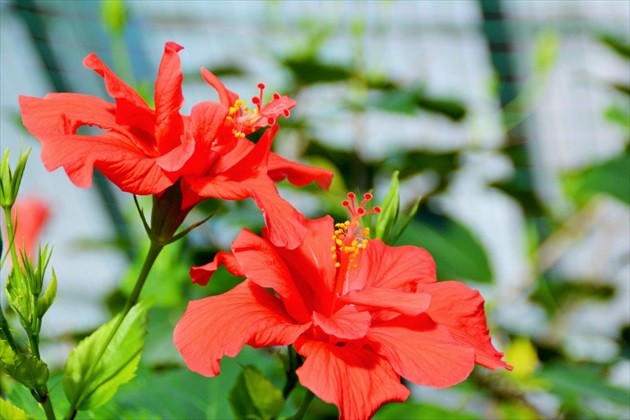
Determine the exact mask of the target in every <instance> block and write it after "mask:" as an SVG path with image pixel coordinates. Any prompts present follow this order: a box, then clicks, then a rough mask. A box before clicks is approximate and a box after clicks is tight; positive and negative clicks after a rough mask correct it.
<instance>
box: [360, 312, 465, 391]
mask: <svg viewBox="0 0 630 420" xmlns="http://www.w3.org/2000/svg"><path fill="white" fill-rule="evenodd" d="M367 338H368V339H369V340H370V341H372V342H373V346H374V350H375V351H376V352H377V353H378V354H380V355H382V356H383V357H385V358H386V359H387V360H388V361H389V363H391V365H392V367H393V368H394V370H395V371H396V372H397V373H398V374H399V375H401V376H402V377H404V378H405V379H408V380H410V381H411V382H414V383H416V384H419V385H426V386H432V387H436V388H445V387H447V386H452V385H455V384H458V383H460V382H462V381H463V380H464V379H466V378H467V377H468V375H469V374H470V372H472V370H473V367H474V366H475V352H474V350H473V349H472V348H470V347H467V346H465V345H462V344H460V343H458V342H457V341H455V339H454V338H453V336H452V335H451V334H450V332H449V330H448V328H446V327H444V326H442V325H438V324H436V323H435V322H433V321H432V320H431V319H430V318H429V317H428V316H427V315H426V314H422V315H419V316H417V317H403V316H400V317H398V318H395V319H393V320H391V321H386V322H383V323H381V324H379V325H373V326H372V327H371V328H370V331H369V332H368V335H367Z"/></svg>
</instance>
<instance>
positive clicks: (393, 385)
mask: <svg viewBox="0 0 630 420" xmlns="http://www.w3.org/2000/svg"><path fill="white" fill-rule="evenodd" d="M300 341H301V342H298V343H296V350H297V351H298V353H300V354H301V355H303V356H305V357H306V360H305V361H304V364H303V365H302V366H301V367H300V368H299V369H298V370H297V372H296V373H297V375H298V378H299V379H300V383H301V384H302V385H304V386H305V387H307V388H308V389H310V390H311V391H313V393H314V394H315V395H317V396H318V397H319V398H320V399H322V400H324V401H326V402H328V403H331V404H335V405H336V406H337V407H339V411H340V418H342V419H367V418H370V417H371V416H372V415H373V414H374V412H376V410H378V409H379V408H380V407H381V406H382V405H383V404H385V403H387V402H391V401H405V400H406V399H407V397H408V396H409V393H410V392H409V390H408V389H407V388H406V387H404V386H403V385H402V384H401V383H400V377H399V375H397V374H396V372H394V370H393V369H392V367H391V365H390V364H389V363H388V362H387V360H385V359H383V358H382V357H380V356H379V355H377V354H375V353H374V352H372V351H370V350H368V349H366V348H361V347H358V346H351V345H347V346H344V347H337V346H331V345H329V344H326V343H323V342H319V341H302V340H300Z"/></svg>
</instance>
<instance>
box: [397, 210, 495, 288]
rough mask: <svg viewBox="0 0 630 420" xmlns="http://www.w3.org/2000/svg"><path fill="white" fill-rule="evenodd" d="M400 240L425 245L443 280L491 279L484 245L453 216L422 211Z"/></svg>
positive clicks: (405, 242) (407, 243)
mask: <svg viewBox="0 0 630 420" xmlns="http://www.w3.org/2000/svg"><path fill="white" fill-rule="evenodd" d="M397 243H398V244H400V245H403V244H404V245H415V246H420V247H423V248H426V249H427V251H429V252H430V253H431V255H432V256H433V258H434V259H435V263H436V265H437V273H438V278H439V279H440V280H457V279H468V280H475V281H478V282H483V283H487V282H490V281H492V270H491V268H490V262H489V261H488V256H487V254H486V252H485V250H484V248H483V247H482V246H481V244H480V243H479V241H478V240H477V239H476V238H475V236H474V235H473V234H472V233H471V232H470V231H469V230H468V229H467V228H466V227H464V226H463V225H461V224H460V223H459V222H456V221H455V220H453V219H450V218H448V217H445V216H442V215H438V214H435V213H429V212H422V213H419V214H418V215H417V216H416V219H415V220H413V221H412V222H411V223H410V224H409V227H408V228H407V229H406V230H405V232H403V234H402V235H401V237H400V239H399V240H398V242H397Z"/></svg>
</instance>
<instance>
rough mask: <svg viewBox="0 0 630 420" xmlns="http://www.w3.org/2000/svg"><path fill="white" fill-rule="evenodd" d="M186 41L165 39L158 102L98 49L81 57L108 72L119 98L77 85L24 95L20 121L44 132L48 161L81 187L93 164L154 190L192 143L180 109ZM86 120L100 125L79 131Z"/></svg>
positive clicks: (134, 186) (172, 176)
mask: <svg viewBox="0 0 630 420" xmlns="http://www.w3.org/2000/svg"><path fill="white" fill-rule="evenodd" d="M181 49H182V47H181V46H179V45H177V44H175V43H174V42H169V43H167V44H166V45H165V47H164V55H163V57H162V62H161V64H160V68H159V70H158V76H157V80H156V82H155V109H152V108H151V107H149V105H148V104H147V103H146V102H145V100H144V99H142V97H141V96H140V95H139V94H138V93H137V92H136V91H134V90H133V89H132V88H131V87H130V86H129V85H127V84H126V83H125V82H124V81H122V80H121V79H120V78H119V77H118V76H116V74H114V73H113V72H112V71H111V70H110V69H109V68H108V67H107V66H106V65H105V64H104V63H103V62H102V61H101V60H100V59H99V58H98V57H97V56H96V55H95V54H90V55H88V56H87V57H86V58H85V60H83V64H84V65H85V66H86V67H88V68H90V69H92V70H94V71H95V72H96V73H97V74H98V75H99V76H101V77H102V78H103V80H104V82H105V87H106V89H107V93H108V94H109V95H110V96H111V97H112V98H114V99H115V103H110V102H107V101H105V100H103V99H100V98H97V97H94V96H89V95H83V94H79V93H49V94H47V95H46V96H45V97H44V98H43V99H40V98H33V97H28V96H20V98H19V103H20V110H21V113H22V121H23V122H24V125H25V126H26V128H27V130H28V131H29V132H30V133H31V134H32V135H33V136H34V137H36V138H37V139H39V140H40V142H41V144H42V161H43V162H44V165H45V166H46V168H47V169H48V170H50V171H52V170H54V169H57V168H58V167H60V166H61V167H63V168H64V170H65V171H66V173H67V174H68V177H69V178H70V180H71V181H72V182H73V183H74V184H75V185H77V186H79V187H89V186H90V185H91V184H92V174H93V170H94V168H97V169H98V170H99V171H101V173H103V175H105V176H106V177H107V178H108V179H109V180H110V181H112V182H113V183H114V184H116V185H117V186H118V187H120V189H122V190H123V191H126V192H130V193H133V194H139V195H146V194H155V193H158V192H161V191H163V190H164V189H165V188H167V187H169V186H170V185H172V184H173V183H174V182H175V181H176V180H177V178H178V177H179V173H178V171H179V170H180V169H181V168H182V166H183V165H184V163H186V161H187V160H188V158H190V156H191V155H192V153H193V150H194V141H193V139H192V138H191V137H189V136H185V135H184V118H183V117H182V116H181V115H180V113H179V109H180V107H181V106H182V103H183V96H182V90H181V85H182V73H181V66H180V60H179V55H178V52H179V51H180V50H181ZM84 126H94V127H97V128H99V129H100V130H101V131H102V132H101V133H99V134H85V133H82V132H79V129H80V128H81V127H84Z"/></svg>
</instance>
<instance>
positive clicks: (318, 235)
mask: <svg viewBox="0 0 630 420" xmlns="http://www.w3.org/2000/svg"><path fill="white" fill-rule="evenodd" d="M333 224H334V223H333V219H332V217H330V216H325V217H322V218H321V219H314V220H305V221H304V227H305V228H306V230H307V233H306V236H305V237H304V240H303V241H302V244H301V245H300V246H299V247H297V248H295V249H286V248H278V249H277V252H278V254H279V255H280V256H281V258H282V260H283V261H284V263H285V264H286V266H287V268H288V269H289V271H290V272H291V278H292V279H293V280H294V282H295V284H296V286H297V287H298V289H300V291H301V293H302V296H309V307H310V308H311V309H312V310H316V311H319V312H322V313H327V311H329V310H330V303H331V301H332V299H333V293H334V281H335V272H336V269H335V266H334V261H333V259H332V252H331V250H330V247H331V246H332V244H333V241H332V239H331V237H332V234H333V230H334V227H333Z"/></svg>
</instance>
